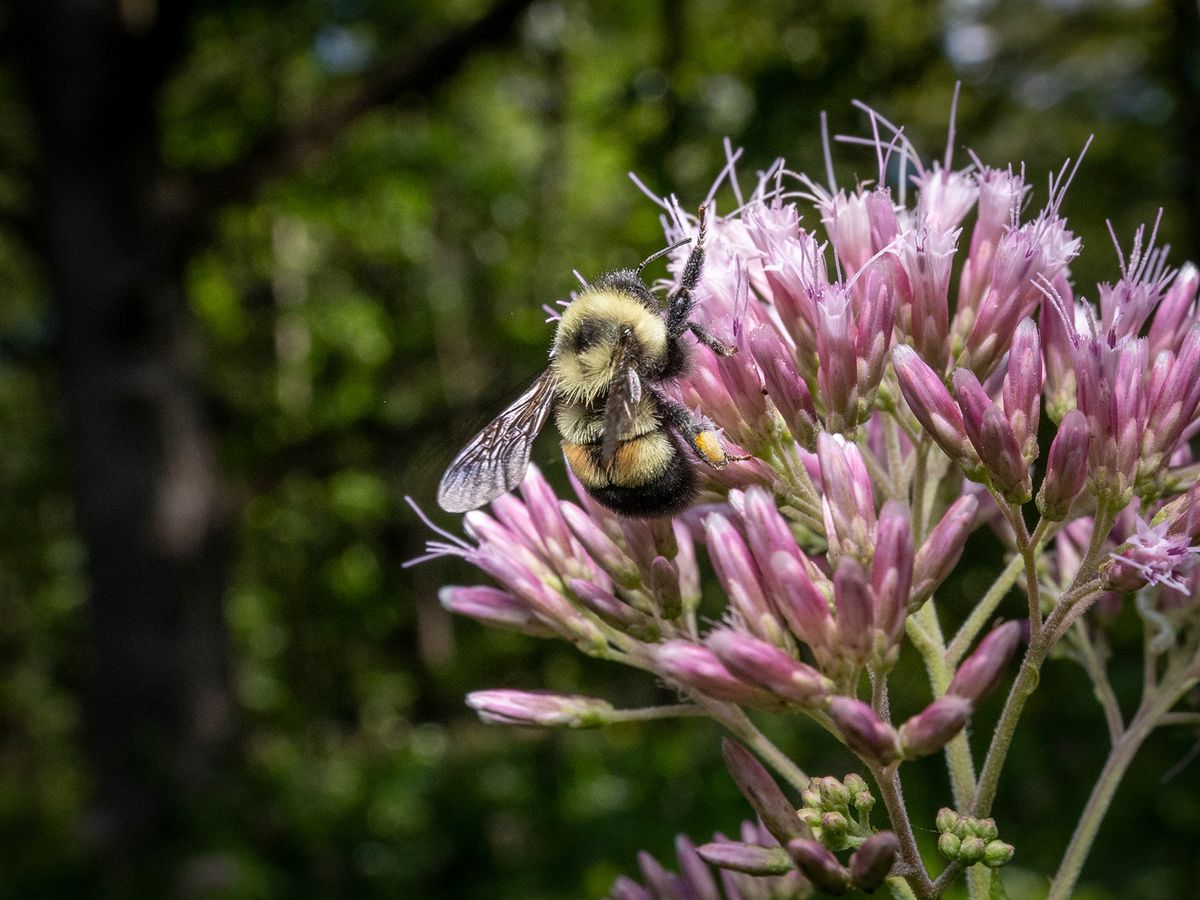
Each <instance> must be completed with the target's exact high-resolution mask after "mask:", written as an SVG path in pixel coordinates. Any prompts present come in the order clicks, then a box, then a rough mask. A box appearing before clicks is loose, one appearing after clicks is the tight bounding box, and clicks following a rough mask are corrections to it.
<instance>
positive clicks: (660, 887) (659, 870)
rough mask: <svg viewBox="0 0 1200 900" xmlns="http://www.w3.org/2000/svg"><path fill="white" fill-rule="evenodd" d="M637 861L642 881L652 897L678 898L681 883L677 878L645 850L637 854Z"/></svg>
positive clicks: (680, 891) (681, 888)
mask: <svg viewBox="0 0 1200 900" xmlns="http://www.w3.org/2000/svg"><path fill="white" fill-rule="evenodd" d="M637 859H638V869H640V870H641V873H642V881H644V882H645V883H646V885H647V887H649V888H650V891H651V894H652V895H653V896H654V897H678V896H680V895H681V894H682V893H683V890H684V887H683V881H682V880H681V879H680V878H679V876H678V875H675V874H674V873H672V872H668V871H667V870H666V869H665V868H663V865H662V863H660V862H659V861H658V860H657V859H655V858H654V857H653V856H651V855H650V854H649V853H647V852H646V851H645V850H643V851H642V852H640V853H639V854H638V857H637Z"/></svg>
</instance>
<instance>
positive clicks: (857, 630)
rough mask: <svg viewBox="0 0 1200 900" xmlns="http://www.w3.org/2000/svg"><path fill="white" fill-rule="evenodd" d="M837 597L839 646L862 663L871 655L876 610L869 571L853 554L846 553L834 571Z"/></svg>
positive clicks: (852, 659)
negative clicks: (868, 581)
mask: <svg viewBox="0 0 1200 900" xmlns="http://www.w3.org/2000/svg"><path fill="white" fill-rule="evenodd" d="M833 598H834V603H835V605H836V607H837V628H838V648H839V650H840V651H841V654H842V656H843V658H844V659H845V661H846V662H848V663H850V664H851V665H858V666H861V665H863V664H864V663H866V661H867V660H868V658H869V657H870V655H871V650H872V647H873V641H872V634H873V628H874V625H875V613H874V610H873V607H874V602H873V598H872V596H871V586H870V585H869V584H867V577H866V573H865V572H863V568H862V566H860V565H859V564H858V562H857V561H856V560H855V559H854V558H853V557H850V556H844V557H842V560H841V562H840V563H838V567H837V571H836V572H834V574H833Z"/></svg>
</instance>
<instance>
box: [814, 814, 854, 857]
mask: <svg viewBox="0 0 1200 900" xmlns="http://www.w3.org/2000/svg"><path fill="white" fill-rule="evenodd" d="M849 828H850V823H849V822H847V821H846V817H845V816H843V815H842V814H841V813H839V812H827V813H825V815H823V816H821V843H822V844H824V845H825V846H826V847H829V848H831V849H833V850H841V849H842V848H843V847H845V846H846V832H847V831H848V830H849Z"/></svg>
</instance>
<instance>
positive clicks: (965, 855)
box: [938, 837, 987, 866]
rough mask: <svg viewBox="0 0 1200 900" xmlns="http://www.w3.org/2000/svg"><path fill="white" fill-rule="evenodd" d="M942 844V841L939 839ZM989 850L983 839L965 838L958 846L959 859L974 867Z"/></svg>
mask: <svg viewBox="0 0 1200 900" xmlns="http://www.w3.org/2000/svg"><path fill="white" fill-rule="evenodd" d="M938 843H939V844H940V843H941V839H940V838H939V839H938ZM986 850H987V845H986V844H984V842H983V840H982V839H981V838H977V837H965V838H963V839H962V842H961V843H960V844H959V845H958V858H959V859H960V860H961V861H962V862H963V863H965V864H966V865H968V866H973V865H975V863H977V862H979V861H980V860H981V859H983V854H984V853H985V852H986Z"/></svg>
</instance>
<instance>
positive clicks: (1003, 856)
mask: <svg viewBox="0 0 1200 900" xmlns="http://www.w3.org/2000/svg"><path fill="white" fill-rule="evenodd" d="M1016 852H1017V851H1016V848H1015V847H1013V845H1012V844H1006V843H1004V841H992V842H990V843H989V844H988V845H987V846H986V847H985V848H984V850H983V864H984V865H985V866H988V867H989V868H992V869H998V868H1000V867H1001V866H1002V865H1004V864H1005V863H1007V862H1008V861H1009V860H1010V859H1012V858H1013V854H1014V853H1016Z"/></svg>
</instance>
